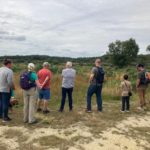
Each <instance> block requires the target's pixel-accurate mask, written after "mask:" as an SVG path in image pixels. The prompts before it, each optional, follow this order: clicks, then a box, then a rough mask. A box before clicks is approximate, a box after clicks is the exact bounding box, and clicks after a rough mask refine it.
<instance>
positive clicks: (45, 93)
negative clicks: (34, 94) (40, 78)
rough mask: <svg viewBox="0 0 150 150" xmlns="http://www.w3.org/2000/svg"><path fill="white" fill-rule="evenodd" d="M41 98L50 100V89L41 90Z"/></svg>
mask: <svg viewBox="0 0 150 150" xmlns="http://www.w3.org/2000/svg"><path fill="white" fill-rule="evenodd" d="M39 99H40V100H47V101H49V100H50V89H41V90H39Z"/></svg>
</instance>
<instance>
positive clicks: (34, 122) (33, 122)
mask: <svg viewBox="0 0 150 150" xmlns="http://www.w3.org/2000/svg"><path fill="white" fill-rule="evenodd" d="M36 123H38V121H37V120H35V121H32V122H29V124H36Z"/></svg>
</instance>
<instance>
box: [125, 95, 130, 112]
mask: <svg viewBox="0 0 150 150" xmlns="http://www.w3.org/2000/svg"><path fill="white" fill-rule="evenodd" d="M126 110H127V111H129V110H130V97H129V96H127V97H126Z"/></svg>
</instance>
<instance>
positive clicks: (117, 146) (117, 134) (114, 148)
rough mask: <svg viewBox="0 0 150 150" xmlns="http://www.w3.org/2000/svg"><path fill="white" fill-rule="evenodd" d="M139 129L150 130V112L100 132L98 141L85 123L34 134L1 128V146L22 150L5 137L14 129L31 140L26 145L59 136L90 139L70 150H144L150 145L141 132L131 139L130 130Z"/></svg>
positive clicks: (14, 139) (15, 140)
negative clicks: (44, 138) (43, 138)
mask: <svg viewBox="0 0 150 150" xmlns="http://www.w3.org/2000/svg"><path fill="white" fill-rule="evenodd" d="M137 127H140V128H141V127H142V128H146V127H150V113H147V115H145V116H132V117H129V118H127V119H126V120H123V121H121V122H120V123H118V124H116V126H115V127H113V128H109V129H107V130H105V131H103V132H102V133H100V134H99V138H95V137H92V133H90V128H89V127H86V126H84V124H82V123H77V124H73V125H72V126H70V127H68V128H67V129H61V130H60V129H52V128H38V129H34V130H33V131H32V132H31V131H30V130H29V129H26V128H24V127H8V126H1V127H0V144H3V145H5V146H6V147H7V148H8V149H9V150H17V149H19V143H18V139H17V137H16V136H14V138H8V137H7V136H6V135H5V132H6V131H8V130H14V131H16V132H17V131H18V132H21V133H23V136H27V137H28V140H26V141H24V143H26V144H28V143H31V142H32V141H34V142H35V141H36V140H37V141H38V138H42V137H43V136H56V137H59V138H61V139H65V140H68V141H69V140H71V139H72V138H74V137H77V136H78V137H82V138H85V139H86V138H89V139H90V140H89V141H88V142H82V140H78V141H75V143H74V146H72V147H69V150H79V149H81V148H82V149H85V150H127V149H128V150H144V146H145V145H146V147H148V148H150V143H149V142H148V141H147V139H146V138H145V137H144V136H142V135H139V136H138V132H137V135H136V136H135V137H134V136H130V131H132V130H134V128H137ZM67 133H68V134H67ZM149 133H150V132H149ZM137 141H138V142H137ZM12 143H13V144H12ZM34 144H35V145H38V146H40V145H39V143H36V142H35V143H34ZM43 149H48V150H54V149H57V148H53V149H52V148H50V147H49V148H48V147H45V148H44V147H43Z"/></svg>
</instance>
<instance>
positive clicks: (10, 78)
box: [7, 72, 15, 90]
mask: <svg viewBox="0 0 150 150" xmlns="http://www.w3.org/2000/svg"><path fill="white" fill-rule="evenodd" d="M7 83H8V85H9V87H10V88H11V89H12V90H15V85H14V82H13V72H9V73H8V74H7Z"/></svg>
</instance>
